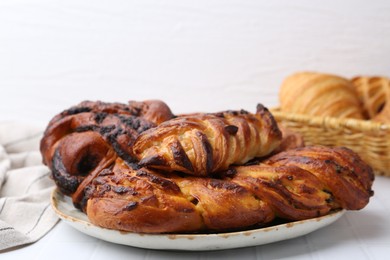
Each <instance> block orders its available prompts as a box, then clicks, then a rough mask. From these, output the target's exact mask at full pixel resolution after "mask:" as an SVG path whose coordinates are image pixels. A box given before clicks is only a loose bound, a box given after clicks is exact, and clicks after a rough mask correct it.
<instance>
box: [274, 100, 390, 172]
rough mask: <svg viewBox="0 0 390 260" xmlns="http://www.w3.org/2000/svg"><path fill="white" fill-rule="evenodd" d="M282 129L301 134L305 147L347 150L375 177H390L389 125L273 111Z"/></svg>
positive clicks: (278, 110) (277, 109)
mask: <svg viewBox="0 0 390 260" xmlns="http://www.w3.org/2000/svg"><path fill="white" fill-rule="evenodd" d="M271 112H272V114H273V115H274V117H275V119H276V121H277V122H278V123H279V124H281V125H282V126H284V127H286V128H289V129H291V130H293V131H295V132H297V133H300V134H302V136H303V138H304V141H305V144H306V145H326V146H345V147H348V148H350V149H352V150H353V151H355V152H356V153H358V154H359V155H360V157H361V158H362V159H363V160H364V161H366V162H367V163H368V164H370V165H371V167H372V168H373V169H374V171H375V174H377V175H385V176H389V177H390V124H382V123H375V122H370V121H365V120H357V119H339V118H335V117H316V116H314V117H313V116H308V115H298V114H292V113H286V112H281V111H280V109H279V108H274V109H271Z"/></svg>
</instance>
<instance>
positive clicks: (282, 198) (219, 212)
mask: <svg viewBox="0 0 390 260" xmlns="http://www.w3.org/2000/svg"><path fill="white" fill-rule="evenodd" d="M345 157H346V158H345ZM373 178H374V175H373V172H372V170H371V168H370V167H369V166H368V165H366V164H365V163H364V162H363V161H361V159H360V158H359V157H358V156H357V155H356V154H355V153H354V152H352V151H351V150H348V149H344V148H326V147H307V148H306V147H305V148H297V149H292V150H289V151H286V152H283V153H280V154H277V155H274V156H273V157H271V158H269V159H268V160H267V161H265V162H264V163H263V164H258V165H249V166H236V167H232V168H230V169H229V171H227V172H226V173H225V174H221V175H220V176H219V178H205V177H195V176H189V175H181V174H176V173H163V172H158V171H155V170H151V169H146V168H140V169H131V168H129V166H127V165H126V164H125V163H124V162H123V161H122V160H121V159H119V160H117V161H116V162H115V164H114V165H113V167H110V168H108V169H106V170H102V171H100V173H99V174H98V175H97V177H96V178H95V179H94V180H93V181H92V182H91V184H90V185H87V186H86V188H85V191H86V192H85V197H86V198H87V199H86V200H85V201H86V202H85V203H84V204H83V208H84V210H85V212H86V213H87V215H88V217H89V219H90V220H91V222H92V223H94V224H96V225H99V226H102V227H106V228H111V229H119V230H124V231H133V232H142V233H172V232H175V233H182V232H210V231H212V232H220V231H226V230H237V229H244V228H250V227H254V226H262V225H266V224H267V223H270V222H271V221H272V220H274V219H275V218H276V217H278V218H283V219H286V220H303V219H308V218H313V217H318V216H323V215H326V214H328V213H329V212H330V211H332V210H337V209H341V208H345V209H349V210H357V209H361V208H363V207H364V206H365V205H366V204H367V203H368V201H369V198H370V197H371V196H372V190H371V186H372V182H373Z"/></svg>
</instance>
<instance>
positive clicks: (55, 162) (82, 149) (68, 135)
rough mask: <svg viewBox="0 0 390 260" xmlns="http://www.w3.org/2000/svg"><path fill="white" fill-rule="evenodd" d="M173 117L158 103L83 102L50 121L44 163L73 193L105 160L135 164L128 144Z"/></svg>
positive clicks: (65, 190) (66, 190)
mask: <svg viewBox="0 0 390 260" xmlns="http://www.w3.org/2000/svg"><path fill="white" fill-rule="evenodd" d="M172 117H173V115H172V112H171V111H170V109H169V107H168V106H167V105H166V104H165V103H163V102H161V101H157V100H150V101H145V102H135V101H131V102H129V104H128V105H126V104H120V103H104V102H91V101H84V102H82V103H80V104H79V105H77V106H74V107H71V108H69V109H67V110H65V111H63V112H61V113H60V114H58V115H56V116H55V117H54V118H53V119H52V120H51V121H50V123H49V125H48V126H47V128H46V130H45V133H44V136H43V138H42V140H41V144H40V150H41V153H42V157H43V163H44V164H46V165H48V166H49V167H50V168H51V169H52V171H53V174H52V175H53V179H54V181H55V182H56V184H57V186H58V187H59V188H60V190H61V192H63V193H64V194H67V195H69V194H73V193H75V191H76V190H77V188H78V186H79V184H80V183H81V182H82V181H83V180H84V178H85V177H86V176H87V175H88V173H89V172H90V171H92V170H93V169H94V168H95V167H97V166H98V165H99V164H101V163H102V161H105V160H108V161H109V162H111V161H113V160H115V158H116V157H117V156H119V157H121V158H122V159H124V160H125V161H126V162H128V163H134V162H135V161H136V159H135V158H134V156H133V154H132V149H131V146H130V145H129V144H131V143H132V142H134V140H135V138H136V137H137V136H138V135H139V133H141V132H143V131H145V130H146V129H149V128H151V127H154V126H156V125H158V124H159V123H161V122H162V121H164V120H168V119H170V118H172ZM109 157H110V159H109Z"/></svg>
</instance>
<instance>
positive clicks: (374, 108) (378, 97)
mask: <svg viewBox="0 0 390 260" xmlns="http://www.w3.org/2000/svg"><path fill="white" fill-rule="evenodd" d="M351 81H352V83H353V84H354V85H355V86H356V91H357V93H358V96H359V98H360V100H361V101H362V103H363V108H364V111H365V113H366V114H367V116H368V118H369V119H372V120H373V121H378V122H390V102H388V100H390V79H388V78H386V77H367V76H359V77H355V78H353V79H352V80H351Z"/></svg>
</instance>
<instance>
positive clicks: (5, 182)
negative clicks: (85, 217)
mask: <svg viewBox="0 0 390 260" xmlns="http://www.w3.org/2000/svg"><path fill="white" fill-rule="evenodd" d="M41 137H42V129H40V128H37V127H31V126H26V125H21V124H17V123H9V122H0V252H1V251H4V250H12V249H15V248H19V247H18V246H21V245H25V244H29V243H33V242H35V241H37V240H39V239H40V238H41V237H43V236H44V235H45V234H46V233H47V232H48V231H49V230H50V229H51V228H52V227H53V226H54V225H55V224H56V223H57V221H58V217H57V216H56V214H55V213H54V211H53V210H52V208H51V206H50V193H51V191H52V190H53V187H54V183H53V181H52V180H51V179H50V177H49V176H50V171H49V169H48V168H47V167H46V166H44V165H43V164H42V158H41V155H40V153H39V141H40V139H41Z"/></svg>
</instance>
